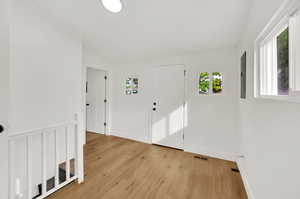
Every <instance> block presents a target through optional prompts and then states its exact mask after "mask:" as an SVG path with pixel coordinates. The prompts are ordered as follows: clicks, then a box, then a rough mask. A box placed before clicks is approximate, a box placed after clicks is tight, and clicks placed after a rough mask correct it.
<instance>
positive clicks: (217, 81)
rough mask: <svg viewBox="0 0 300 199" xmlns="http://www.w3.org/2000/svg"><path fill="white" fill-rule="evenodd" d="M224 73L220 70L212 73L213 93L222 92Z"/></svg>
mask: <svg viewBox="0 0 300 199" xmlns="http://www.w3.org/2000/svg"><path fill="white" fill-rule="evenodd" d="M222 83H223V82H222V74H221V73H219V72H213V73H212V91H213V93H222Z"/></svg>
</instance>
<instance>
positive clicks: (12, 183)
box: [8, 140, 16, 199]
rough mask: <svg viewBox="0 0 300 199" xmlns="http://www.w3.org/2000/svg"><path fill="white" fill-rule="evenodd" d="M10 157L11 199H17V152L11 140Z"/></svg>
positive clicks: (9, 146) (9, 144) (9, 145)
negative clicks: (15, 173)
mask: <svg viewBox="0 0 300 199" xmlns="http://www.w3.org/2000/svg"><path fill="white" fill-rule="evenodd" d="M8 156H9V165H8V168H9V193H8V194H9V199H14V198H15V188H14V187H15V184H14V182H15V181H14V179H15V175H14V171H15V165H16V164H15V160H14V158H15V150H14V141H13V140H9V143H8Z"/></svg>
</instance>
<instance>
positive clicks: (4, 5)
mask: <svg viewBox="0 0 300 199" xmlns="http://www.w3.org/2000/svg"><path fill="white" fill-rule="evenodd" d="M9 20H10V18H9V1H8V0H1V1H0V124H1V125H3V126H4V127H5V128H6V129H7V127H8V126H7V124H8V101H9ZM0 157H1V160H0V176H1V178H0V187H1V191H0V199H6V198H8V196H7V188H8V186H7V178H8V142H7V131H5V132H2V133H1V134H0Z"/></svg>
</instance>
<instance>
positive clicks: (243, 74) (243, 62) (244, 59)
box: [241, 52, 247, 99]
mask: <svg viewBox="0 0 300 199" xmlns="http://www.w3.org/2000/svg"><path fill="white" fill-rule="evenodd" d="M246 67H247V54H246V52H244V54H243V55H242V57H241V99H246V89H247V85H246V80H247V79H246V78H247V69H246Z"/></svg>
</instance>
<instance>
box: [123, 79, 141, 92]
mask: <svg viewBox="0 0 300 199" xmlns="http://www.w3.org/2000/svg"><path fill="white" fill-rule="evenodd" d="M138 88H139V80H138V78H128V79H127V80H126V91H125V93H126V95H132V94H138Z"/></svg>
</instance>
